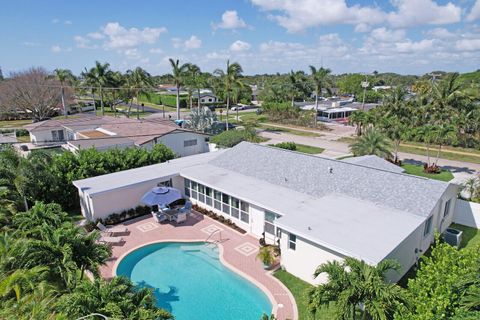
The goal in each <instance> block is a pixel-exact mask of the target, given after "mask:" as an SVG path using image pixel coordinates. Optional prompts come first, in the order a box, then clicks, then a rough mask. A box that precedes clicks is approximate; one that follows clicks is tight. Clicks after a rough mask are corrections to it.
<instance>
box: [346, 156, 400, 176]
mask: <svg viewBox="0 0 480 320" xmlns="http://www.w3.org/2000/svg"><path fill="white" fill-rule="evenodd" d="M342 161H343V162H348V163H354V164H358V165H361V166H365V167H370V168H376V169H382V170H386V171H392V172H396V173H403V172H405V170H404V169H403V168H401V167H399V166H396V165H394V164H393V163H391V162H388V161H387V160H385V159H382V158H380V157H377V156H374V155H368V156H360V157H352V158H347V159H343V160H342Z"/></svg>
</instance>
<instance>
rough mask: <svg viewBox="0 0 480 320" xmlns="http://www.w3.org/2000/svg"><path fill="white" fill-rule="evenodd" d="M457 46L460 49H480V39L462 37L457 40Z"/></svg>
mask: <svg viewBox="0 0 480 320" xmlns="http://www.w3.org/2000/svg"><path fill="white" fill-rule="evenodd" d="M455 48H456V49H457V50H460V51H480V39H462V40H458V41H456V42H455Z"/></svg>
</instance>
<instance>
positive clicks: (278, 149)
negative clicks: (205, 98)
mask: <svg viewBox="0 0 480 320" xmlns="http://www.w3.org/2000/svg"><path fill="white" fill-rule="evenodd" d="M243 143H245V144H249V145H257V146H260V147H265V148H270V149H272V150H277V151H283V152H291V153H295V154H299V155H302V156H304V157H311V158H315V159H323V160H328V161H332V162H336V163H342V164H346V165H351V166H356V167H362V168H367V169H371V170H376V171H382V172H387V173H390V174H396V175H401V176H404V177H408V178H414V179H418V180H424V181H432V182H434V183H441V184H449V182H444V181H439V180H433V179H429V178H426V177H420V176H414V175H411V174H408V173H400V172H393V171H388V170H385V169H380V168H373V167H368V166H365V165H361V164H358V163H351V162H345V161H342V160H339V159H331V158H326V157H322V156H315V155H312V154H307V153H302V152H299V151H295V150H288V149H283V148H278V147H274V146H269V145H262V144H257V143H252V142H248V141H242V142H241V144H243Z"/></svg>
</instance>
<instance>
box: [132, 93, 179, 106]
mask: <svg viewBox="0 0 480 320" xmlns="http://www.w3.org/2000/svg"><path fill="white" fill-rule="evenodd" d="M140 100H142V101H147V102H150V103H154V104H163V105H166V106H169V107H176V106H177V96H176V95H174V94H157V93H151V94H148V95H146V94H143V95H141V96H140ZM187 100H188V98H187V97H185V96H180V108H186V107H187V105H188V103H187Z"/></svg>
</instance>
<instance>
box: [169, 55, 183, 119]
mask: <svg viewBox="0 0 480 320" xmlns="http://www.w3.org/2000/svg"><path fill="white" fill-rule="evenodd" d="M169 61H170V65H171V66H172V77H173V83H174V84H175V87H176V88H177V120H178V119H180V87H181V86H182V85H183V83H184V82H185V76H186V72H187V68H188V63H184V64H182V65H180V61H179V60H178V59H177V60H173V59H172V58H170V59H169Z"/></svg>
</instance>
